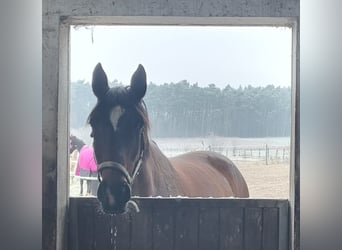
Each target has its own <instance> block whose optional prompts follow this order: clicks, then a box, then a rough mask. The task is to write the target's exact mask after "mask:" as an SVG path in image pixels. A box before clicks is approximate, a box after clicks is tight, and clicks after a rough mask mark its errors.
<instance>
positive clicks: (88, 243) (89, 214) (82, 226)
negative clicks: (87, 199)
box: [77, 205, 95, 250]
mask: <svg viewBox="0 0 342 250" xmlns="http://www.w3.org/2000/svg"><path fill="white" fill-rule="evenodd" d="M93 212H94V208H93V207H91V206H88V205H85V206H82V205H79V206H78V218H77V220H78V245H79V249H81V250H88V249H89V250H91V249H93V248H94V225H95V221H94V219H95V218H94V213H93Z"/></svg>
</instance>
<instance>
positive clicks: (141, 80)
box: [131, 64, 147, 101]
mask: <svg viewBox="0 0 342 250" xmlns="http://www.w3.org/2000/svg"><path fill="white" fill-rule="evenodd" d="M146 88H147V85H146V72H145V69H144V67H143V66H142V65H141V64H139V66H138V68H137V70H136V71H135V72H134V74H133V76H132V79H131V93H132V94H133V96H134V97H135V98H136V99H137V100H138V101H140V100H141V99H142V98H143V97H144V96H145V93H146Z"/></svg>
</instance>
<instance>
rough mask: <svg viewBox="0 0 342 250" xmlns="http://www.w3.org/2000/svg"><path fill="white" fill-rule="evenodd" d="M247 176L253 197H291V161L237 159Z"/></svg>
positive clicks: (243, 173)
mask: <svg viewBox="0 0 342 250" xmlns="http://www.w3.org/2000/svg"><path fill="white" fill-rule="evenodd" d="M235 163H236V165H237V166H238V168H239V170H240V171H241V173H242V175H243V176H244V177H245V179H246V182H247V185H248V188H249V194H250V197H252V198H277V199H279V198H281V199H288V198H289V174H290V165H289V163H272V164H269V165H266V164H265V162H263V161H257V162H254V161H253V162H251V161H235Z"/></svg>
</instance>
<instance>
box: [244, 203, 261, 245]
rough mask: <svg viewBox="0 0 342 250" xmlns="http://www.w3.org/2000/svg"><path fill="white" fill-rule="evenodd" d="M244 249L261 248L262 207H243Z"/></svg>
mask: <svg viewBox="0 0 342 250" xmlns="http://www.w3.org/2000/svg"><path fill="white" fill-rule="evenodd" d="M244 229H245V230H244V231H245V233H244V247H245V248H244V249H245V250H262V245H261V244H262V209H261V208H245V221H244Z"/></svg>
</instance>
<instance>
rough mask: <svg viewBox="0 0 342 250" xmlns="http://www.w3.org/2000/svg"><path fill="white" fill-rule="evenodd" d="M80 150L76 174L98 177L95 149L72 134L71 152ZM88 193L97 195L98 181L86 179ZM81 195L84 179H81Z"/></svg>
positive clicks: (81, 193)
mask: <svg viewBox="0 0 342 250" xmlns="http://www.w3.org/2000/svg"><path fill="white" fill-rule="evenodd" d="M74 150H77V151H78V152H79V155H78V159H77V166H76V170H75V175H76V176H80V177H97V166H96V163H95V159H94V150H93V148H92V147H90V146H88V145H86V144H85V143H84V142H83V141H82V140H80V139H79V138H77V137H76V136H74V135H71V136H70V153H72V152H73V151H74ZM86 183H87V193H86V195H96V192H97V186H98V184H99V183H98V181H97V180H86ZM80 195H83V179H82V178H81V179H80Z"/></svg>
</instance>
